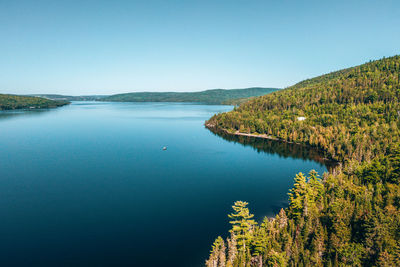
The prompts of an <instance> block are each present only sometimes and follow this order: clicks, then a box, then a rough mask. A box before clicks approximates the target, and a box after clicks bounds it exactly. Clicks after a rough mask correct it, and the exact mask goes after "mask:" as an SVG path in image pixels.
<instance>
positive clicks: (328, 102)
mask: <svg viewBox="0 0 400 267" xmlns="http://www.w3.org/2000/svg"><path fill="white" fill-rule="evenodd" d="M399 78H400V57H399V56H395V57H392V58H385V59H382V60H378V61H372V62H369V63H367V64H364V65H361V66H358V67H354V68H349V69H345V70H342V71H338V72H333V73H330V74H327V75H323V76H320V77H317V78H314V79H310V80H306V81H303V82H301V83H298V84H296V85H294V86H292V87H290V88H287V89H285V90H283V91H279V92H275V93H272V94H270V95H266V96H262V97H258V98H255V99H254V100H251V101H249V102H247V103H244V104H243V105H241V106H240V107H238V108H235V109H234V110H233V111H232V112H228V113H223V114H219V115H216V116H214V117H212V118H211V119H210V120H209V121H208V123H207V125H208V126H209V127H213V128H214V129H219V130H221V131H225V132H227V133H235V132H237V131H241V132H243V131H244V132H247V133H253V132H255V133H258V134H265V135H269V136H272V137H275V138H278V139H281V140H283V141H286V142H295V143H303V144H308V145H310V146H315V147H318V148H320V149H321V150H323V151H324V153H325V156H326V157H329V158H332V159H336V160H338V161H340V163H341V164H340V165H339V166H338V167H337V168H336V169H334V170H333V171H331V173H329V174H324V176H323V179H321V178H320V177H319V176H318V174H317V173H316V172H315V171H311V172H310V173H309V175H308V176H305V175H303V174H302V173H299V174H297V175H296V177H295V179H294V180H295V181H294V186H293V188H292V189H291V190H290V192H289V207H288V208H287V209H285V210H282V211H281V212H280V213H279V215H277V216H276V217H275V218H273V219H268V218H265V219H264V221H263V223H262V224H260V225H254V226H253V228H252V230H251V231H247V233H246V232H244V231H242V232H241V235H242V236H246V240H251V241H250V245H249V246H247V249H246V250H244V253H245V254H244V255H241V254H240V253H238V254H230V253H229V252H228V256H230V257H231V262H233V263H238V264H239V263H240V264H242V265H238V266H286V265H288V266H399V265H400V241H399V240H400V131H399V126H400V120H399V116H400V112H399V110H400V103H399V100H400V81H399ZM298 117H305V118H306V119H305V120H298ZM246 205H247V203H246ZM239 207H240V206H239ZM231 232H233V230H231ZM232 255H233V256H232Z"/></svg>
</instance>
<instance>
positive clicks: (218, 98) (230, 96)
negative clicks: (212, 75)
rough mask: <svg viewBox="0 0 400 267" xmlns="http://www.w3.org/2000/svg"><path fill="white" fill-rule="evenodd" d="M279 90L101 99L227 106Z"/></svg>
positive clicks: (154, 93)
mask: <svg viewBox="0 0 400 267" xmlns="http://www.w3.org/2000/svg"><path fill="white" fill-rule="evenodd" d="M276 90H279V89H277V88H262V87H252V88H245V89H212V90H206V91H201V92H137V93H126V94H117V95H112V96H109V97H104V98H101V99H99V100H100V101H115V102H195V103H204V104H225V103H229V101H232V100H234V99H242V100H241V102H243V99H246V98H249V97H255V96H262V95H266V94H269V93H272V92H275V91H276Z"/></svg>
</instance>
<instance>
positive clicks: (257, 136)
mask: <svg viewBox="0 0 400 267" xmlns="http://www.w3.org/2000/svg"><path fill="white" fill-rule="evenodd" d="M204 126H205V127H206V128H207V129H209V130H211V129H214V130H217V131H223V132H224V133H226V134H229V135H235V136H247V137H254V138H261V139H267V140H272V141H278V142H282V143H288V144H294V145H300V146H304V147H308V148H310V149H315V150H317V151H318V152H319V153H321V154H322V155H324V154H325V151H323V150H321V149H318V148H316V147H312V146H309V145H307V144H304V143H296V142H291V141H287V140H283V139H280V138H277V137H273V136H270V135H267V134H249V133H241V132H239V130H236V131H235V132H233V133H232V132H230V131H228V130H227V129H224V128H218V127H217V126H216V125H215V124H210V123H205V124H204ZM322 159H323V160H324V161H326V162H332V163H335V164H337V165H339V164H341V162H340V161H337V160H335V159H330V158H327V157H325V156H323V157H322Z"/></svg>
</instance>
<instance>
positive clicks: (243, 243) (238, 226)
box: [228, 201, 256, 255]
mask: <svg viewBox="0 0 400 267" xmlns="http://www.w3.org/2000/svg"><path fill="white" fill-rule="evenodd" d="M247 205H248V203H247V202H243V201H236V202H235V203H234V205H233V206H232V208H233V210H234V212H233V213H231V214H229V215H228V217H229V218H230V219H232V221H230V223H231V224H232V229H231V231H230V232H231V234H232V236H234V237H235V239H236V242H237V248H238V251H239V252H240V253H241V255H244V254H245V252H246V251H247V249H248V247H247V246H249V244H250V241H251V239H252V233H253V230H254V226H255V225H256V222H255V221H254V220H253V219H252V218H253V217H254V215H253V214H250V212H249V209H248V208H247V207H246V206H247Z"/></svg>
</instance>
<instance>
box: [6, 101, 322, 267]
mask: <svg viewBox="0 0 400 267" xmlns="http://www.w3.org/2000/svg"><path fill="white" fill-rule="evenodd" d="M230 109H232V107H230V106H208V105H196V104H184V103H101V102H75V103H73V104H71V105H69V106H66V107H62V108H58V109H53V110H47V111H43V110H42V111H35V110H32V111H11V112H10V111H7V112H0V216H1V220H0V236H1V238H0V265H2V266H5V265H35V266H71V265H73V266H110V265H113V266H116V265H122V266H127V265H128V266H201V265H202V264H203V263H204V260H205V258H206V257H207V256H208V253H209V249H210V245H211V243H212V242H213V240H214V239H215V237H217V236H218V235H221V234H225V233H227V231H228V229H229V223H228V218H227V216H226V214H227V213H229V212H230V211H231V210H230V209H231V208H230V207H231V205H232V203H233V202H234V201H235V200H245V201H248V202H249V203H250V205H249V207H250V209H251V211H252V212H253V213H255V215H256V219H257V220H260V219H261V218H262V217H264V216H272V215H273V214H274V213H276V212H277V211H279V209H280V208H281V207H284V206H286V205H287V192H288V189H289V188H290V187H291V186H292V184H293V177H294V175H295V174H296V173H297V172H300V171H302V172H308V171H309V170H311V169H316V170H317V171H318V172H320V173H322V172H324V171H325V170H326V167H325V166H324V165H323V164H322V162H317V161H315V160H311V159H310V158H313V157H308V156H307V154H308V153H301V154H299V153H297V154H296V153H293V148H290V147H289V148H288V147H286V148H285V147H282V146H273V145H272V146H271V145H269V148H268V149H260V143H259V142H258V143H257V142H256V143H255V145H252V144H250V145H247V146H243V145H242V144H241V143H240V142H239V143H238V142H236V141H235V142H231V141H232V140H226V139H224V138H221V137H219V136H217V135H215V134H213V133H212V132H210V131H209V130H207V129H205V128H204V126H203V123H204V121H205V120H206V119H208V118H209V117H211V116H212V115H213V114H215V113H218V112H224V111H228V110H230ZM246 140H250V139H246ZM249 142H250V141H248V142H247V143H249ZM242 143H243V141H242ZM250 143H251V142H250ZM164 146H166V147H167V148H168V149H167V150H166V151H163V150H162V148H163V147H164ZM314 159H315V158H314Z"/></svg>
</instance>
